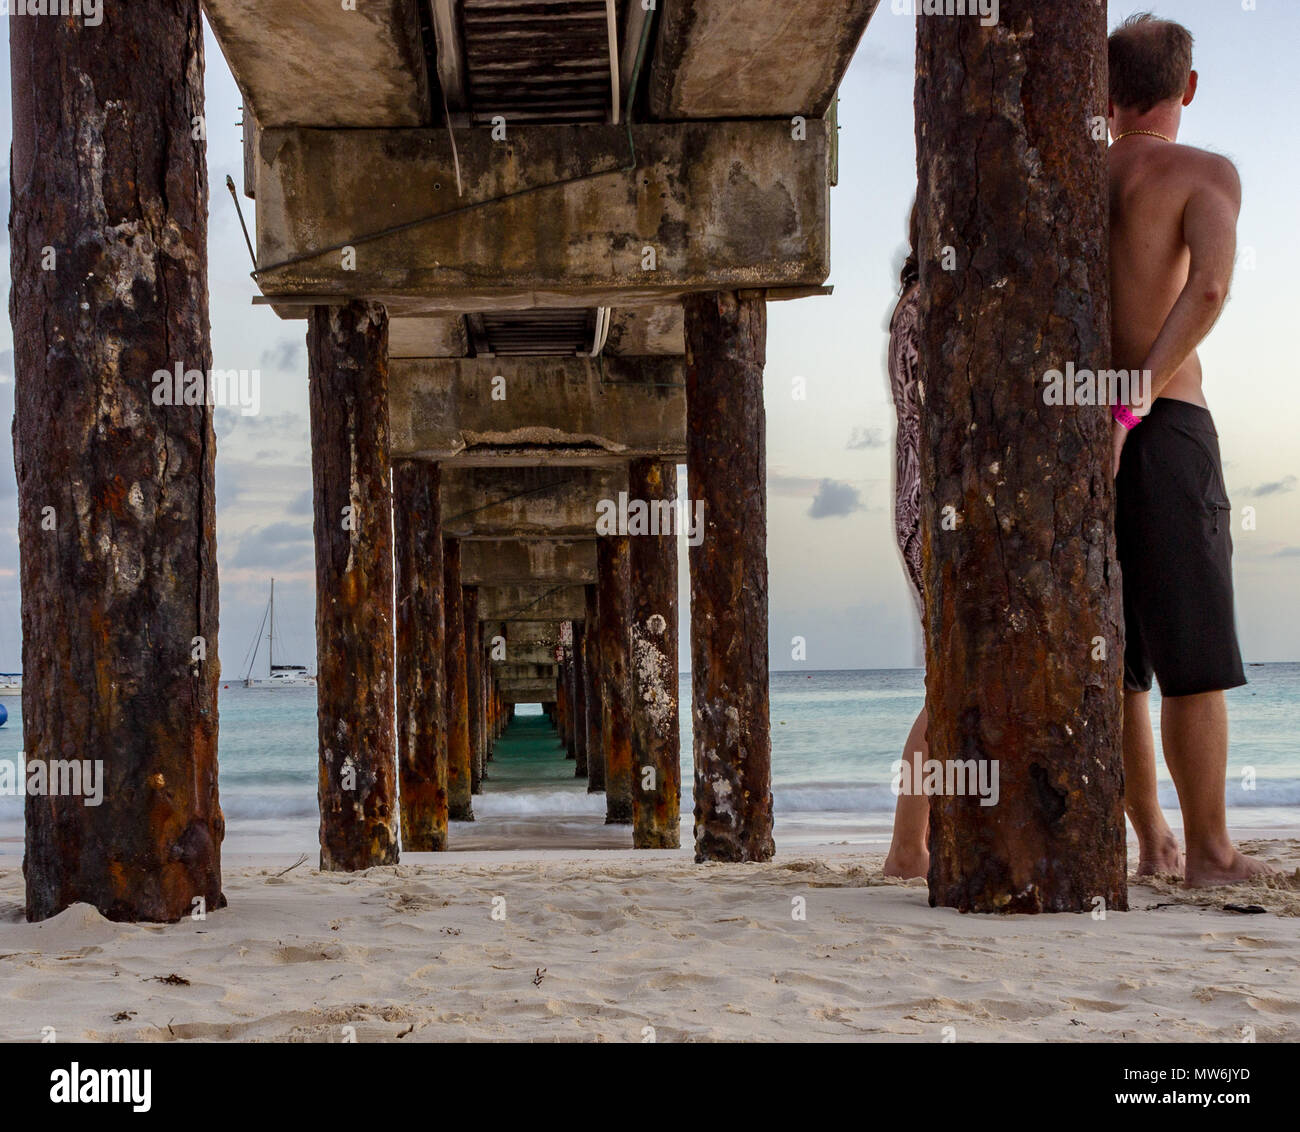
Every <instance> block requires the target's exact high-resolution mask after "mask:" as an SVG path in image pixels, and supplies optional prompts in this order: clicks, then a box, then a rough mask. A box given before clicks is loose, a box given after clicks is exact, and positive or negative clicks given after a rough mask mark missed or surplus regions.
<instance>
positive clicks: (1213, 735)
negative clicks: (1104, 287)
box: [1109, 15, 1270, 886]
mask: <svg viewBox="0 0 1300 1132" xmlns="http://www.w3.org/2000/svg"><path fill="white" fill-rule="evenodd" d="M1109 55H1110V109H1109V117H1110V132H1111V136H1112V137H1113V138H1114V143H1113V145H1112V148H1111V151H1110V223H1111V245H1110V248H1111V266H1110V270H1111V296H1112V303H1113V309H1112V319H1113V326H1112V331H1113V346H1114V362H1113V364H1114V366H1115V368H1117V369H1127V370H1130V371H1134V370H1136V371H1143V370H1149V371H1150V372H1151V398H1150V399H1149V400H1148V401H1147V403H1145V404H1143V403H1140V402H1136V401H1135V403H1134V404H1132V405H1130V406H1127V407H1125V406H1117V407H1116V408H1115V409H1114V410H1113V413H1112V415H1113V416H1114V417H1115V421H1114V425H1113V429H1114V431H1113V437H1114V457H1115V469H1116V472H1117V478H1116V537H1117V544H1118V549H1119V559H1120V564H1121V566H1122V568H1123V572H1124V624H1125V634H1126V637H1127V644H1126V647H1125V654H1124V772H1125V778H1126V784H1125V792H1124V801H1125V809H1126V810H1127V812H1128V816H1129V820H1130V821H1132V823H1133V827H1134V829H1135V830H1136V831H1137V836H1138V847H1139V855H1140V861H1139V866H1138V873H1139V875H1144V874H1147V875H1149V874H1153V873H1181V872H1183V871H1184V869H1185V876H1186V881H1187V884H1188V885H1192V886H1203V885H1214V884H1230V883H1232V882H1234V881H1239V880H1244V879H1245V878H1247V877H1250V876H1253V875H1255V874H1256V873H1260V872H1267V871H1270V870H1269V869H1268V867H1267V866H1266V865H1264V864H1263V863H1262V862H1260V861H1257V860H1255V859H1253V858H1251V857H1247V856H1245V855H1243V854H1242V853H1240V852H1238V851H1237V849H1236V848H1235V847H1234V846H1233V844H1232V841H1231V840H1230V839H1229V837H1228V827H1227V819H1226V814H1225V803H1224V782H1225V778H1226V775H1227V765H1228V716H1227V707H1226V705H1225V703H1224V698H1223V693H1224V690H1225V689H1227V688H1236V687H1239V686H1240V685H1242V684H1244V683H1245V682H1246V678H1245V674H1244V673H1243V671H1242V666H1241V655H1240V652H1239V651H1238V647H1237V633H1236V627H1235V624H1234V620H1233V595H1232V535H1231V533H1230V532H1231V512H1230V509H1229V503H1228V495H1227V490H1226V488H1225V487H1224V483H1223V471H1222V467H1221V464H1220V458H1219V442H1218V434H1217V433H1216V432H1215V431H1214V424H1213V421H1212V419H1211V417H1210V412H1209V409H1208V408H1207V407H1206V404H1205V396H1204V394H1203V392H1202V389H1201V363H1200V359H1199V358H1198V357H1197V354H1196V347H1197V346H1198V345H1199V344H1200V343H1201V342H1202V341H1203V340H1204V339H1205V337H1206V335H1208V334H1209V332H1210V329H1211V328H1212V327H1213V326H1214V324H1215V322H1216V321H1218V318H1219V315H1220V313H1221V312H1222V310H1223V304H1224V301H1225V299H1226V298H1227V295H1228V285H1229V283H1230V282H1231V279H1232V267H1233V261H1234V259H1235V257H1236V247H1237V237H1236V228H1237V215H1238V212H1239V211H1240V208H1241V183H1240V181H1239V180H1238V178H1237V171H1236V170H1235V169H1234V168H1233V166H1232V163H1231V162H1230V161H1228V160H1227V159H1226V158H1223V157H1219V156H1217V155H1215V154H1213V153H1207V152H1206V151H1205V150H1200V149H1194V148H1192V147H1191V146H1185V145H1178V144H1177V140H1176V139H1177V137H1178V127H1179V123H1180V121H1181V118H1182V110H1183V107H1184V106H1187V105H1189V104H1190V103H1191V101H1192V98H1193V97H1194V96H1195V94H1196V84H1197V74H1196V72H1195V71H1193V70H1192V36H1191V34H1190V33H1189V32H1188V31H1187V30H1186V29H1185V28H1183V27H1180V26H1179V25H1178V24H1175V23H1170V22H1167V21H1164V20H1157V19H1155V18H1153V17H1151V16H1146V15H1144V16H1136V17H1134V18H1133V19H1130V20H1127V21H1126V22H1125V23H1124V24H1123V25H1121V26H1120V27H1119V28H1118V29H1117V30H1116V31H1115V32H1114V33H1113V34H1112V35H1111V37H1110V51H1109ZM1153 673H1154V675H1155V676H1156V678H1157V679H1158V680H1159V681H1160V691H1161V693H1162V696H1163V702H1162V707H1161V716H1160V728H1161V733H1162V739H1163V746H1164V754H1165V762H1166V763H1167V764H1168V766H1169V772H1170V774H1171V775H1172V776H1173V779H1174V785H1175V786H1176V787H1177V790H1178V802H1179V805H1180V806H1181V808H1182V812H1183V825H1184V836H1185V838H1186V845H1187V855H1186V860H1185V861H1184V859H1183V856H1182V854H1181V853H1179V850H1178V842H1177V840H1176V839H1175V837H1174V834H1173V831H1172V830H1171V829H1170V828H1169V825H1168V823H1167V822H1166V821H1165V819H1164V815H1163V814H1162V813H1161V812H1160V806H1159V803H1158V802H1157V800H1156V764H1155V737H1154V735H1153V734H1152V730H1151V722H1150V716H1149V714H1148V697H1149V695H1150V691H1151V677H1152V674H1153Z"/></svg>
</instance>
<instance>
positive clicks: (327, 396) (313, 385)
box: [307, 302, 398, 871]
mask: <svg viewBox="0 0 1300 1132" xmlns="http://www.w3.org/2000/svg"><path fill="white" fill-rule="evenodd" d="M387 349H388V323H387V318H386V316H385V314H384V310H383V308H382V307H380V306H376V305H375V304H372V303H362V302H354V303H349V304H348V305H347V306H345V307H317V308H316V309H314V310H313V311H312V314H311V319H310V321H309V322H308V329H307V372H308V390H309V403H310V412H311V452H312V493H313V498H314V510H315V518H314V523H313V529H314V531H315V536H316V668H317V678H316V699H317V707H316V718H317V726H318V729H319V734H320V774H319V784H318V790H317V793H318V796H319V801H320V842H321V868H322V869H326V870H339V871H352V870H357V869H368V868H371V867H372V866H374V865H391V864H393V863H394V862H395V861H396V860H397V856H398V846H397V819H398V798H397V749H396V731H395V726H394V719H393V711H394V697H395V688H394V685H395V682H396V674H395V670H394V663H395V662H394V638H393V511H392V496H391V489H390V467H389V454H388V398H387V377H388V369H387V366H388V355H387Z"/></svg>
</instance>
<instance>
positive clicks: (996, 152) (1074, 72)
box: [916, 0, 1127, 912]
mask: <svg viewBox="0 0 1300 1132" xmlns="http://www.w3.org/2000/svg"><path fill="white" fill-rule="evenodd" d="M917 26H918V42H917V85H916V113H917V124H918V129H917V139H918V152H917V162H918V168H919V172H920V194H919V211H920V216H921V234H920V236H921V278H922V288H921V316H920V324H921V327H922V338H921V343H920V355H921V372H922V373H923V374H929V375H932V377H931V378H930V379H928V380H927V381H926V383H925V388H926V398H925V412H924V413H923V414H922V429H923V434H922V441H921V469H922V483H923V485H924V486H923V490H922V492H921V499H922V501H923V503H922V507H923V513H922V523H921V530H922V533H923V536H922V537H923V538H924V540H925V567H926V570H925V584H926V592H927V594H928V601H927V606H928V609H927V617H928V625H927V633H926V638H927V648H926V660H927V680H926V684H927V702H928V704H929V709H930V728H929V740H930V758H932V759H935V760H938V761H940V762H941V763H947V764H948V765H952V763H951V761H950V760H953V761H955V760H961V761H962V762H964V763H969V764H971V765H973V766H977V767H978V770H979V773H980V776H981V781H982V782H983V783H984V784H985V785H988V784H990V783H992V782H993V781H995V780H994V779H993V778H992V774H993V772H994V771H996V772H997V775H998V777H997V779H996V782H997V789H998V799H997V802H996V804H994V805H983V804H982V802H983V801H984V798H982V797H981V796H980V795H979V792H978V791H977V790H972V789H970V788H967V790H966V791H965V793H964V794H962V795H958V796H938V797H936V798H934V799H933V801H932V804H931V811H930V812H931V815H932V816H931V826H930V877H929V880H930V902H931V903H932V904H939V905H944V906H947V907H953V908H960V909H961V910H963V911H978V912H993V911H998V912H1062V911H1069V912H1076V911H1081V910H1083V909H1085V908H1091V907H1093V904H1094V901H1095V900H1096V898H1098V897H1101V898H1104V899H1105V901H1106V903H1107V905H1108V906H1109V907H1111V908H1124V907H1125V906H1126V901H1127V895H1126V889H1125V852H1124V808H1123V766H1122V759H1121V743H1120V739H1121V734H1120V731H1121V714H1122V704H1121V697H1120V686H1121V680H1122V670H1121V669H1122V652H1123V649H1122V636H1121V621H1120V578H1119V572H1118V570H1117V569H1116V566H1115V555H1114V540H1113V535H1112V519H1111V514H1112V506H1113V486H1112V481H1111V474H1110V473H1111V469H1110V464H1109V461H1110V459H1111V446H1110V444H1109V443H1108V440H1109V437H1110V419H1109V416H1108V414H1107V412H1106V410H1105V408H1104V407H1096V408H1065V407H1056V406H1048V405H1046V404H1045V403H1044V397H1043V394H1042V389H1043V383H1042V375H1043V374H1044V373H1045V372H1046V371H1048V370H1050V369H1053V368H1058V369H1064V368H1065V366H1066V363H1067V362H1072V363H1073V364H1074V365H1075V366H1077V367H1078V368H1079V369H1080V370H1083V369H1085V368H1088V369H1091V370H1093V371H1097V370H1100V369H1102V368H1104V367H1105V366H1107V365H1109V364H1110V361H1109V357H1110V333H1109V331H1110V312H1109V300H1108V296H1109V286H1108V280H1107V239H1108V236H1107V208H1108V193H1107V180H1106V147H1105V144H1104V141H1103V140H1101V139H1097V138H1096V137H1094V136H1092V133H1091V131H1089V130H1087V129H1085V128H1084V124H1085V123H1086V122H1087V121H1088V120H1089V118H1090V116H1091V115H1094V114H1096V113H1098V108H1099V107H1103V106H1105V105H1106V94H1107V91H1106V6H1105V5H1104V4H1067V5H1060V4H1034V3H1031V2H1030V0H1003V3H1002V6H1001V15H1000V20H999V23H998V26H997V27H996V28H984V27H982V26H980V22H979V21H978V20H965V19H937V18H922V19H920V20H918V25H917ZM1031 110H1032V113H1031V112H1030V111H1031ZM973 137H978V138H979V139H981V140H980V144H979V145H972V144H971V139H972V138H973ZM949 245H950V246H952V247H954V248H955V249H956V251H957V256H956V261H957V265H958V266H957V270H955V271H951V272H949V271H946V270H942V269H941V265H940V264H939V262H938V259H937V256H938V249H939V248H941V247H944V246H949ZM932 312H933V317H931V313H932ZM945 520H950V521H945ZM1099 642H1103V643H1104V644H1105V646H1106V647H1105V649H1104V650H1100V649H1099V648H1098V644H1099ZM1099 655H1103V659H1100V660H1099V659H1097V657H1098V656H1099Z"/></svg>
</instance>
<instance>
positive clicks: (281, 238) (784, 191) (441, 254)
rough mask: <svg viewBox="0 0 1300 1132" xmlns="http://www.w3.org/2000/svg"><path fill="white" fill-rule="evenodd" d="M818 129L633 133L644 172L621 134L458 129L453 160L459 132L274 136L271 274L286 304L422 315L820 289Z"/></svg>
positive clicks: (279, 132) (260, 201)
mask: <svg viewBox="0 0 1300 1132" xmlns="http://www.w3.org/2000/svg"><path fill="white" fill-rule="evenodd" d="M805 128H806V137H805V138H804V139H803V140H801V141H798V142H792V140H791V124H790V120H789V119H788V118H785V119H778V120H769V121H715V122H698V121H697V122H675V123H670V124H633V125H632V126H631V127H630V130H631V135H632V140H633V143H634V144H635V147H636V154H635V168H633V167H632V164H631V163H630V161H629V158H630V157H631V156H632V154H631V152H630V150H629V144H628V127H625V126H623V125H618V126H615V125H595V124H593V125H583V126H520V125H512V126H511V127H510V131H509V137H508V139H507V140H506V141H505V142H501V141H498V140H494V139H493V138H492V136H491V131H489V130H481V129H479V130H456V131H455V137H454V143H455V152H454V153H453V149H452V144H453V139H452V138H451V137H450V136H449V134H448V131H447V130H444V129H437V130H423V129H400V130H367V129H349V130H314V129H289V128H265V129H263V130H262V131H261V133H260V135H259V138H258V144H257V155H256V162H255V168H256V185H255V192H256V196H257V205H258V207H257V262H258V264H259V268H260V272H259V276H258V279H259V282H260V283H261V286H262V289H263V291H264V293H265V294H266V295H267V296H268V298H270V300H271V301H272V302H274V303H275V304H276V305H277V309H284V308H285V306H286V305H287V303H288V302H294V303H298V304H301V303H303V302H304V301H306V300H307V299H309V298H310V299H313V300H314V301H317V302H320V301H323V300H324V299H325V298H326V297H334V296H337V297H338V298H340V299H341V298H342V297H344V296H370V297H380V296H382V297H383V298H384V301H385V303H386V304H387V305H388V306H389V307H390V309H391V310H392V311H393V313H394V314H401V315H408V316H409V315H415V314H420V313H427V312H430V311H439V312H446V311H453V310H465V311H483V310H492V309H518V308H520V307H526V306H541V307H563V306H587V307H591V306H620V305H625V304H627V303H628V301H629V300H631V301H632V303H633V305H634V304H635V303H638V302H643V301H647V300H649V301H655V300H658V301H663V300H664V299H665V298H666V297H668V296H680V295H681V294H683V293H685V292H688V291H691V290H695V289H698V288H700V287H705V286H710V285H714V286H723V287H737V288H740V287H743V288H768V287H772V288H776V287H808V286H819V285H821V284H822V283H824V282H825V280H826V277H827V275H828V274H829V273H830V257H829V248H830V240H829V222H828V217H829V208H830V192H829V186H830V152H831V146H830V128H829V126H828V124H827V123H826V122H824V121H822V120H820V119H809V120H808V121H807V123H806V127H805ZM457 165H459V169H460V182H461V185H462V186H463V195H457V191H456V186H457V173H456V170H457ZM530 190H531V191H530ZM508 194H514V195H512V196H509V199H502V198H503V197H507V195H508ZM470 202H475V203H477V202H492V203H485V204H484V205H483V206H482V207H477V208H473V209H468V210H466V209H465V208H464V207H463V206H464V205H465V204H467V203H470ZM442 213H447V214H448V215H446V216H445V217H444V218H441V219H439V218H437V217H438V215H439V214H442ZM429 218H433V219H429ZM402 225H407V227H405V228H401V230H398V231H390V229H394V228H398V227H399V226H402ZM503 232H509V233H510V238H509V239H506V240H503V239H502V238H501V234H502V233H503ZM345 246H346V247H352V248H354V249H355V253H356V255H355V260H354V262H353V263H352V265H351V268H352V269H345V267H344V266H343V262H342V259H341V255H340V251H339V249H341V248H343V247H345ZM646 248H649V249H651V252H652V253H653V255H654V259H653V270H650V269H648V267H647V264H648V263H650V262H651V261H650V260H649V258H648V255H649V253H647V252H646V250H645V249H646Z"/></svg>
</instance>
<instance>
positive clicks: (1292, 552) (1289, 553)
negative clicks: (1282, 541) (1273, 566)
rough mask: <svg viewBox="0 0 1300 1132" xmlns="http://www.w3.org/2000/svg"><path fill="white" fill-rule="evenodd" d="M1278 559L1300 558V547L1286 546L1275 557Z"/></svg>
mask: <svg viewBox="0 0 1300 1132" xmlns="http://www.w3.org/2000/svg"><path fill="white" fill-rule="evenodd" d="M1274 557H1276V558H1300V546H1284V547H1283V548H1282V549H1281V550H1279V551H1277V552H1276V554H1275V555H1274Z"/></svg>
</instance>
